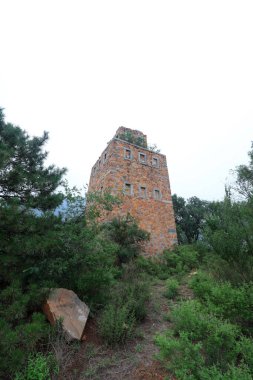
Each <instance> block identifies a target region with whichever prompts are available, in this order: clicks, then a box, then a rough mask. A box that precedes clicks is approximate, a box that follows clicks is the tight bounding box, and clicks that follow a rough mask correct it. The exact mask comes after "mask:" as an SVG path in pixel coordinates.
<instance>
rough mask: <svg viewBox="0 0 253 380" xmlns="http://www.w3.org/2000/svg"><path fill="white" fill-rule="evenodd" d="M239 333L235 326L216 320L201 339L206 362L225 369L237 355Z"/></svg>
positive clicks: (233, 361) (234, 360)
mask: <svg viewBox="0 0 253 380" xmlns="http://www.w3.org/2000/svg"><path fill="white" fill-rule="evenodd" d="M239 333H240V331H239V329H238V327H237V326H235V325H232V324H231V323H228V322H223V321H217V323H216V324H214V325H213V326H212V329H211V330H210V331H209V334H208V336H207V338H206V339H205V340H204V341H203V347H204V349H205V353H206V362H207V364H211V365H212V364H216V365H217V366H219V367H220V368H221V369H222V370H226V369H227V367H228V365H229V364H233V363H235V362H236V359H237V355H238V349H237V339H238V336H239Z"/></svg>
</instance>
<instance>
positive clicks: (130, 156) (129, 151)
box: [124, 148, 132, 160]
mask: <svg viewBox="0 0 253 380" xmlns="http://www.w3.org/2000/svg"><path fill="white" fill-rule="evenodd" d="M124 149H125V158H126V159H127V160H131V159H132V153H131V150H130V149H128V148H124Z"/></svg>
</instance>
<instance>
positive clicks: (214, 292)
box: [190, 271, 253, 333]
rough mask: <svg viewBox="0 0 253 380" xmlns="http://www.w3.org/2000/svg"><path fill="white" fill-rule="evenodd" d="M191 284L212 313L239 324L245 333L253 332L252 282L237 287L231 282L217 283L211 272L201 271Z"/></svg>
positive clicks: (196, 294)
mask: <svg viewBox="0 0 253 380" xmlns="http://www.w3.org/2000/svg"><path fill="white" fill-rule="evenodd" d="M190 286H191V288H192V289H193V292H194V294H195V296H197V297H198V298H199V299H200V300H201V302H202V303H203V304H204V305H205V306H206V307H207V309H208V310H209V312H210V313H212V314H214V315H216V316H218V317H220V318H224V319H228V320H230V321H231V322H232V323H236V324H238V325H239V326H240V327H241V328H242V329H243V331H244V332H245V333H251V332H252V324H253V315H252V308H253V285H252V283H249V284H243V285H241V286H240V287H237V288H235V287H233V286H232V285H231V284H230V283H229V282H224V283H218V284H217V282H216V281H215V280H214V279H213V278H212V277H211V276H210V275H209V274H207V273H206V272H201V271H200V272H198V273H197V275H196V276H194V277H193V278H192V280H191V283H190Z"/></svg>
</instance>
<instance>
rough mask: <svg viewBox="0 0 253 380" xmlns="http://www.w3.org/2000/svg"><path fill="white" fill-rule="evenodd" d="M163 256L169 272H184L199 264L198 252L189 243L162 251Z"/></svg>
mask: <svg viewBox="0 0 253 380" xmlns="http://www.w3.org/2000/svg"><path fill="white" fill-rule="evenodd" d="M163 257H164V260H165V262H166V265H167V267H168V270H169V273H170V274H184V273H187V272H189V271H190V270H192V269H194V268H196V267H198V265H199V255H198V252H197V251H196V250H195V249H194V247H193V246H191V245H179V246H177V247H176V248H175V249H174V250H173V251H164V256H163Z"/></svg>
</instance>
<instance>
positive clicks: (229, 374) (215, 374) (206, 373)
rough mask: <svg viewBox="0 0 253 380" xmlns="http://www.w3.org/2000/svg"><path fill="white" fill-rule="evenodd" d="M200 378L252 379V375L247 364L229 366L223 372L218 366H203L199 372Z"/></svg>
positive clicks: (215, 379) (223, 379) (217, 379)
mask: <svg viewBox="0 0 253 380" xmlns="http://www.w3.org/2000/svg"><path fill="white" fill-rule="evenodd" d="M198 379H199V380H252V375H251V373H250V370H249V368H248V367H247V366H244V365H242V366H239V367H236V366H235V365H232V366H229V368H228V370H227V371H226V372H222V371H221V370H220V369H219V368H217V367H216V366H212V367H205V368H201V370H200V371H199V373H198Z"/></svg>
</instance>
